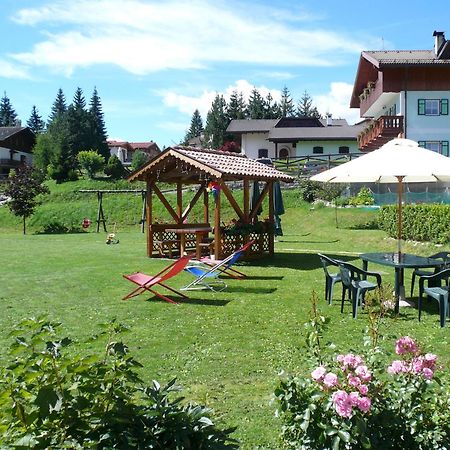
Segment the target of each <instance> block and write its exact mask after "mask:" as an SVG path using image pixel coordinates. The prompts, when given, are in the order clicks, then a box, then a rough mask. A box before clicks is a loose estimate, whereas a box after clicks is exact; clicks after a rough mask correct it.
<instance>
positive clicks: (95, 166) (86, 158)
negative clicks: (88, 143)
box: [77, 150, 105, 178]
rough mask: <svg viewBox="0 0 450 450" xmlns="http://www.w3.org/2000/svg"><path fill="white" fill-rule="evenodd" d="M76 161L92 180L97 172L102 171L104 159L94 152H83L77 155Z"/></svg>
mask: <svg viewBox="0 0 450 450" xmlns="http://www.w3.org/2000/svg"><path fill="white" fill-rule="evenodd" d="M77 161H78V164H80V166H81V167H82V168H83V169H84V170H86V172H87V175H88V177H89V178H94V176H95V174H96V173H97V172H100V170H103V167H104V166H105V158H104V157H103V156H101V155H99V154H98V153H97V152H96V151H94V150H83V151H81V152H79V153H78V155H77Z"/></svg>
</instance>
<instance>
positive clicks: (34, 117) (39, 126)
mask: <svg viewBox="0 0 450 450" xmlns="http://www.w3.org/2000/svg"><path fill="white" fill-rule="evenodd" d="M27 125H28V128H29V129H30V130H31V131H32V132H33V133H34V134H36V135H38V134H40V133H42V132H43V131H44V128H45V122H44V121H43V120H42V116H40V115H39V112H38V110H37V108H36V105H33V108H32V109H31V115H30V118H29V119H28V120H27Z"/></svg>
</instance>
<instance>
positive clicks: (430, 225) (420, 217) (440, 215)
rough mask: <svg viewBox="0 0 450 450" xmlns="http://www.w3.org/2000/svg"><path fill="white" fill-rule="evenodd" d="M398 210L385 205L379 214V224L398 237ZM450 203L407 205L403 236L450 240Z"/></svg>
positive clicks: (432, 240)
mask: <svg viewBox="0 0 450 450" xmlns="http://www.w3.org/2000/svg"><path fill="white" fill-rule="evenodd" d="M397 219H398V211H397V206H395V205H384V206H382V207H381V208H380V211H379V214H378V226H379V228H380V229H381V230H383V231H385V232H386V233H387V234H388V235H389V236H390V237H393V238H396V237H397ZM449 230H450V205H432V204H420V205H405V206H404V207H403V213H402V237H403V238H404V239H409V240H414V241H429V242H434V243H436V244H445V243H447V242H448V241H449V240H450V231H449Z"/></svg>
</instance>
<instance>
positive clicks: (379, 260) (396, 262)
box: [359, 253, 442, 313]
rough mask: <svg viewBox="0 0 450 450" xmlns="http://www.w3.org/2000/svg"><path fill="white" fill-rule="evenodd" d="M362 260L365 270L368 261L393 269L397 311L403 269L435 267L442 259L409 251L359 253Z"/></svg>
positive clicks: (402, 286) (403, 277) (403, 283)
mask: <svg viewBox="0 0 450 450" xmlns="http://www.w3.org/2000/svg"><path fill="white" fill-rule="evenodd" d="M359 257H360V258H361V259H362V261H363V269H364V270H367V267H368V265H369V262H371V263H375V264H380V265H382V266H390V267H394V269H395V281H394V288H395V312H396V313H398V311H399V305H400V293H401V292H404V291H405V269H415V268H417V267H419V268H427V267H431V268H433V267H434V268H437V267H440V266H441V265H442V261H439V260H436V259H433V258H427V257H425V256H418V255H411V254H409V253H401V254H400V256H399V254H398V253H363V254H361V255H359Z"/></svg>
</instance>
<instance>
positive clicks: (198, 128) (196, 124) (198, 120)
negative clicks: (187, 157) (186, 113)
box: [184, 109, 205, 145]
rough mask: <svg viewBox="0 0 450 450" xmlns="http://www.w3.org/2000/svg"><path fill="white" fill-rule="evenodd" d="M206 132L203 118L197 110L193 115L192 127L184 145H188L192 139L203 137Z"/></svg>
mask: <svg viewBox="0 0 450 450" xmlns="http://www.w3.org/2000/svg"><path fill="white" fill-rule="evenodd" d="M204 130H205V129H204V127H203V120H202V116H201V115H200V112H199V110H198V109H196V110H195V111H194V113H193V114H192V119H191V126H190V127H189V130H188V131H187V133H186V136H185V137H184V145H188V144H189V141H190V140H191V139H193V138H196V137H198V136H201V135H202V133H203V131H204Z"/></svg>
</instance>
